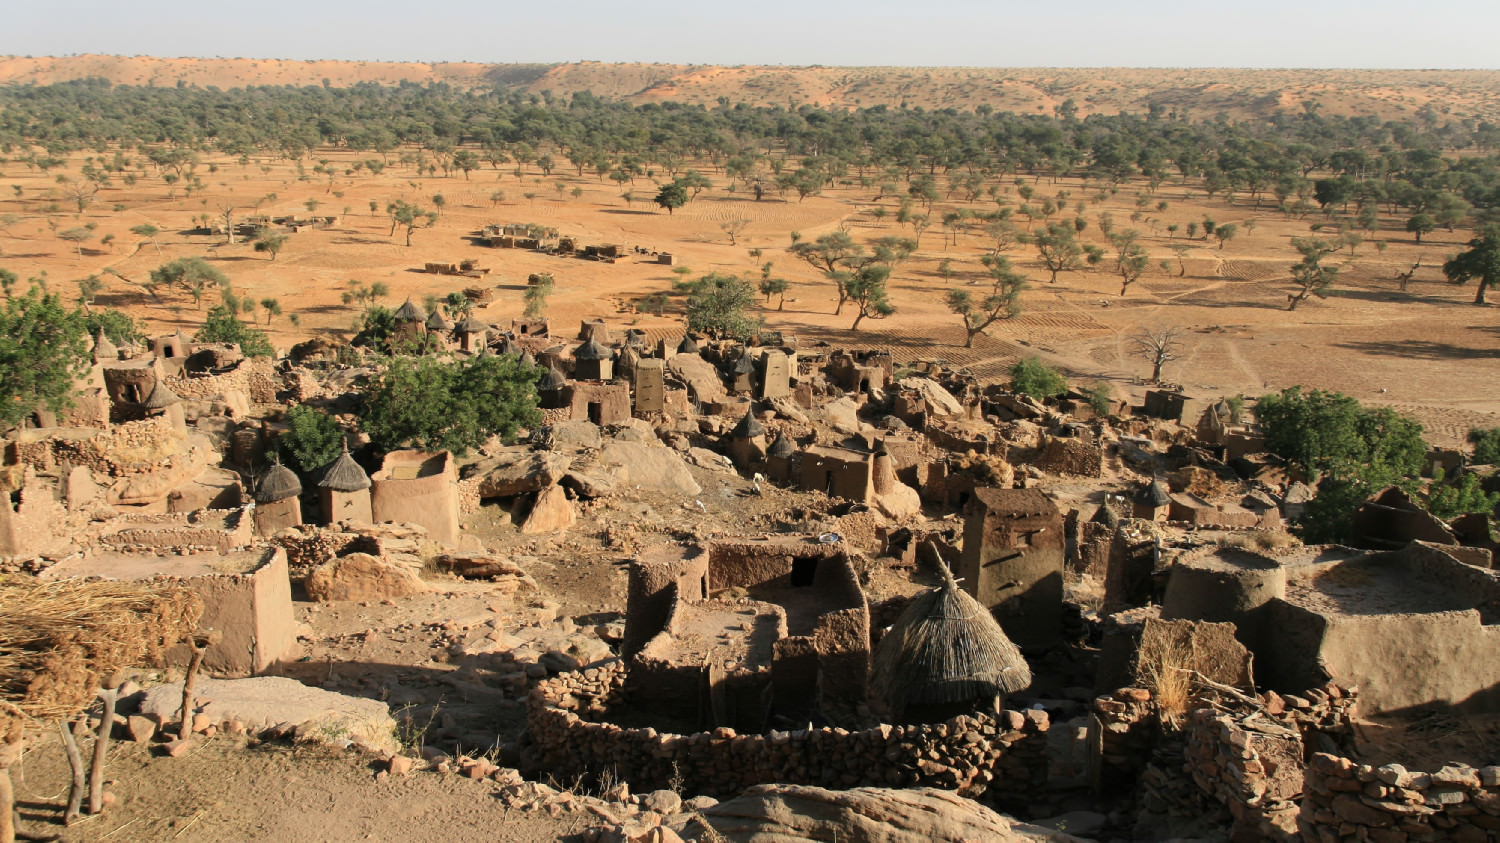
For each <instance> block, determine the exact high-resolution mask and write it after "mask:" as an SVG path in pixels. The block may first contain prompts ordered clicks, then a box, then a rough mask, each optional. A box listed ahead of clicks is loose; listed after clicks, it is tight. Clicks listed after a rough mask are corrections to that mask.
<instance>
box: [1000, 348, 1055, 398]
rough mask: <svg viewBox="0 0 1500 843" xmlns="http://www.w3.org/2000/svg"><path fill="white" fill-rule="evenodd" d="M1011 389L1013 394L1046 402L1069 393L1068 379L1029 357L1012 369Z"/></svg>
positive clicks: (1036, 359)
mask: <svg viewBox="0 0 1500 843" xmlns="http://www.w3.org/2000/svg"><path fill="white" fill-rule="evenodd" d="M1010 388H1011V391H1012V392H1017V393H1020V394H1021V395H1029V396H1031V397H1032V398H1035V399H1037V400H1038V401H1045V400H1047V399H1048V398H1055V397H1057V396H1059V395H1062V394H1063V393H1064V392H1067V391H1068V379H1067V378H1065V377H1063V375H1062V372H1059V371H1058V370H1056V369H1054V368H1052V367H1051V366H1048V365H1047V364H1046V363H1043V362H1042V361H1041V360H1040V359H1038V358H1036V357H1028V358H1027V359H1025V360H1022V361H1020V362H1019V363H1016V365H1014V366H1012V367H1010Z"/></svg>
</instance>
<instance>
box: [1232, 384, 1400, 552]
mask: <svg viewBox="0 0 1500 843" xmlns="http://www.w3.org/2000/svg"><path fill="white" fill-rule="evenodd" d="M1255 416H1256V419H1257V420H1259V421H1260V424H1261V429H1262V430H1263V431H1264V432H1265V437H1266V450H1267V451H1269V452H1271V453H1273V454H1276V455H1277V456H1280V457H1282V458H1283V459H1285V460H1287V462H1289V463H1290V464H1292V465H1293V466H1295V467H1297V468H1298V469H1300V470H1301V471H1302V472H1303V473H1304V474H1306V475H1307V477H1308V478H1309V479H1310V480H1313V481H1314V482H1317V483H1318V494H1317V496H1316V498H1315V499H1314V500H1313V501H1312V502H1311V503H1310V504H1309V506H1308V508H1307V512H1306V513H1305V515H1304V516H1303V518H1302V519H1301V520H1300V521H1299V522H1298V524H1297V529H1298V532H1299V533H1300V534H1301V535H1302V537H1303V539H1304V540H1305V541H1310V542H1327V541H1347V540H1348V538H1349V523H1350V519H1351V518H1352V516H1353V514H1354V510H1355V509H1357V508H1358V507H1359V505H1360V504H1361V503H1363V502H1364V501H1365V500H1366V499H1367V498H1368V497H1369V496H1370V495H1372V494H1374V493H1375V492H1377V491H1379V490H1380V489H1382V488H1384V487H1386V486H1389V485H1400V486H1402V487H1404V488H1406V489H1408V490H1409V491H1415V488H1416V481H1415V478H1416V477H1417V476H1418V475H1419V474H1420V472H1421V469H1422V463H1423V461H1424V460H1425V458H1426V454H1427V446H1426V444H1425V443H1424V442H1423V441H1422V426H1421V425H1420V424H1418V423H1417V422H1415V421H1413V420H1412V419H1410V418H1407V417H1406V416H1402V415H1400V414H1398V413H1396V412H1395V411H1393V410H1391V409H1389V408H1386V407H1379V408H1369V407H1362V406H1360V404H1359V402H1358V401H1356V400H1354V399H1353V398H1350V397H1349V396H1347V395H1343V394H1341V393H1337V392H1325V391H1322V390H1311V391H1309V392H1306V393H1304V392H1303V391H1302V389H1301V387H1291V388H1289V389H1285V390H1283V391H1282V392H1281V393H1279V394H1271V395H1265V396H1262V397H1261V399H1260V401H1259V402H1258V404H1257V405H1256V409H1255Z"/></svg>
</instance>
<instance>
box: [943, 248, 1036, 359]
mask: <svg viewBox="0 0 1500 843" xmlns="http://www.w3.org/2000/svg"><path fill="white" fill-rule="evenodd" d="M982 260H983V261H984V265H985V266H986V267H987V268H988V269H989V271H990V278H991V280H992V282H993V283H992V284H991V286H990V292H989V295H986V296H985V297H984V298H983V299H981V300H979V301H977V302H976V301H974V297H973V296H972V295H971V294H970V293H969V291H968V290H965V289H963V288H962V287H959V288H955V289H952V290H949V291H948V300H947V302H948V309H949V310H951V311H953V312H954V313H956V314H958V315H959V317H960V318H961V319H963V322H964V348H973V346H974V337H975V336H976V335H977V334H979V333H981V332H983V331H984V329H985V328H988V327H989V326H991V325H993V324H995V323H996V322H998V321H1000V320H1001V319H1014V318H1016V317H1017V316H1019V315H1020V313H1021V291H1022V290H1025V289H1026V279H1025V278H1024V277H1023V276H1022V275H1021V274H1020V273H1019V272H1016V271H1015V270H1013V269H1011V266H1010V259H1009V258H1007V257H1005V256H1004V255H986V256H984V258H982Z"/></svg>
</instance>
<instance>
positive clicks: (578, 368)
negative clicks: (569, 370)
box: [573, 339, 615, 381]
mask: <svg viewBox="0 0 1500 843" xmlns="http://www.w3.org/2000/svg"><path fill="white" fill-rule="evenodd" d="M614 365H615V353H614V351H613V350H612V349H610V348H609V347H608V346H605V345H601V344H600V343H599V341H598V340H595V339H589V340H588V341H587V342H585V343H584V344H583V345H580V346H578V347H577V348H575V349H573V378H574V380H580V381H607V380H609V379H610V378H612V377H614V374H615V368H614Z"/></svg>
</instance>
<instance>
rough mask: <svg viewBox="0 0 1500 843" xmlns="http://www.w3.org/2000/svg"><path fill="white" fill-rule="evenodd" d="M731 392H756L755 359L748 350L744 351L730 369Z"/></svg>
mask: <svg viewBox="0 0 1500 843" xmlns="http://www.w3.org/2000/svg"><path fill="white" fill-rule="evenodd" d="M729 391H730V392H754V391H755V358H753V357H751V356H750V349H748V348H747V349H745V350H744V351H742V352H741V353H740V356H739V358H738V359H736V360H735V361H734V364H733V365H732V366H730V367H729Z"/></svg>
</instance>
